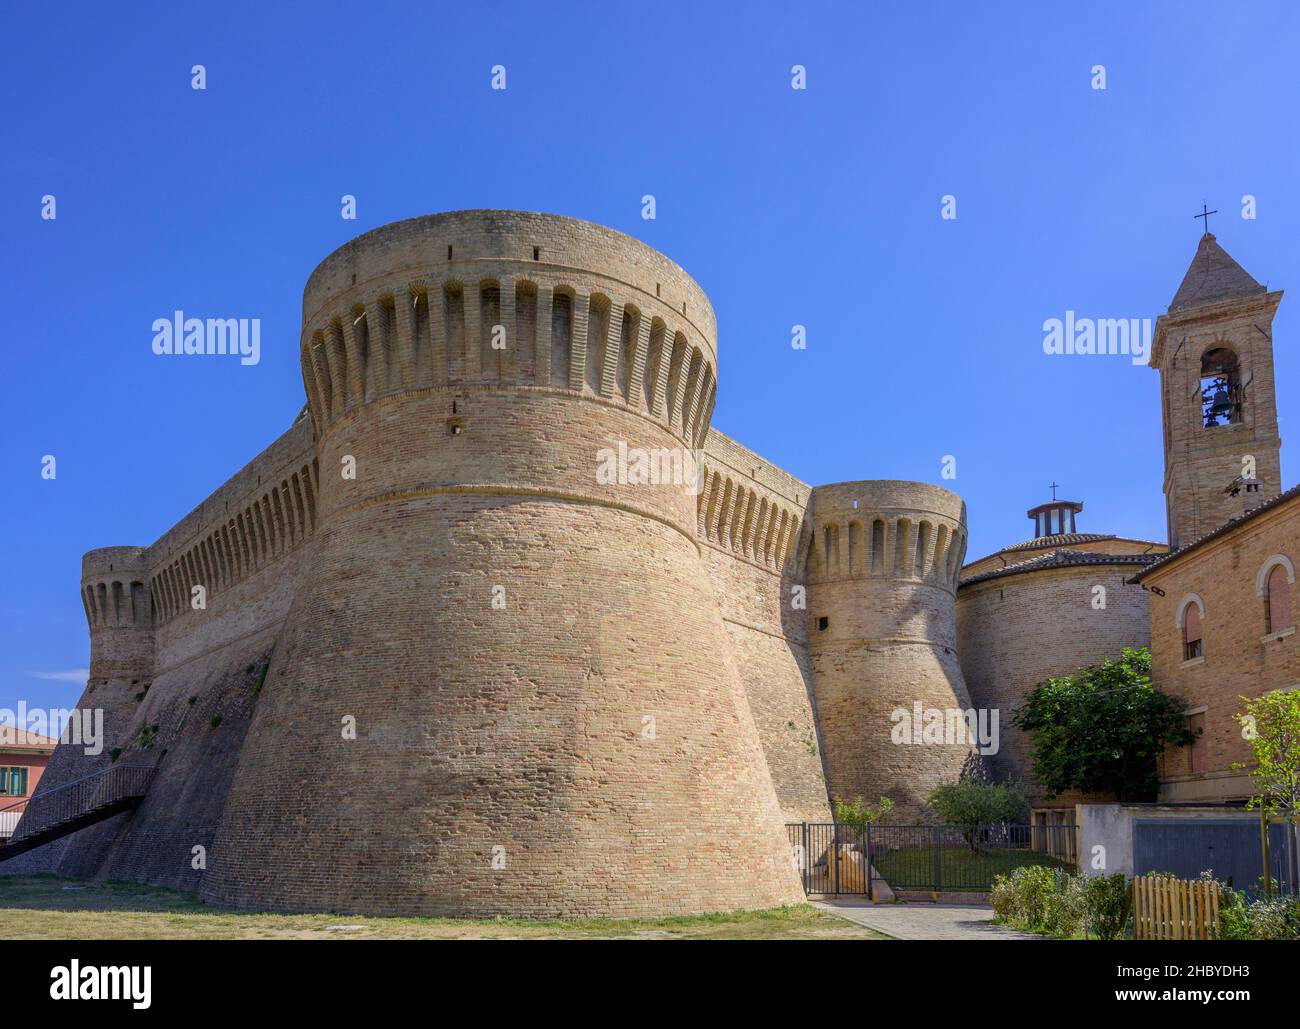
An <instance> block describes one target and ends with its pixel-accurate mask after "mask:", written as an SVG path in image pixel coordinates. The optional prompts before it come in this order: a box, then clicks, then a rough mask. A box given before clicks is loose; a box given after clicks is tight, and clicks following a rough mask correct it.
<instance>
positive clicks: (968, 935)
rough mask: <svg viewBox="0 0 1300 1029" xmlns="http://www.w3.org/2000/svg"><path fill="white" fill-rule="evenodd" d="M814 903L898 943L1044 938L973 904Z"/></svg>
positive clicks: (849, 900) (844, 899)
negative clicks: (1001, 921) (996, 920)
mask: <svg viewBox="0 0 1300 1029" xmlns="http://www.w3.org/2000/svg"><path fill="white" fill-rule="evenodd" d="M812 903H813V906H814V907H819V908H821V909H822V910H824V911H831V912H834V913H835V914H837V915H839V916H840V917H841V918H847V919H849V920H850V921H852V922H857V923H858V924H859V925H865V926H866V927H867V928H868V929H875V930H876V931H877V932H881V933H884V934H885V935H886V936H892V937H894V939H896V940H1041V939H1043V937H1042V936H1035V935H1034V934H1033V933H1022V932H1017V931H1016V930H1015V929H1005V928H1003V927H1002V926H1000V925H994V924H993V909H992V908H986V907H977V906H975V905H971V904H872V903H870V902H869V901H866V900H856V899H852V898H848V897H839V898H836V899H833V900H815V901H813V902H812Z"/></svg>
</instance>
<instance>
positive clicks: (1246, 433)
mask: <svg viewBox="0 0 1300 1029" xmlns="http://www.w3.org/2000/svg"><path fill="white" fill-rule="evenodd" d="M1281 298H1282V293H1281V291H1274V292H1268V291H1267V290H1266V289H1265V288H1264V287H1263V286H1261V285H1260V284H1259V283H1258V282H1256V281H1255V280H1254V279H1253V278H1251V276H1250V275H1249V274H1247V273H1246V272H1245V271H1244V270H1243V269H1242V268H1241V266H1240V265H1238V264H1237V263H1236V262H1235V261H1233V260H1232V258H1231V257H1229V256H1228V255H1227V254H1226V253H1225V252H1224V251H1223V250H1222V248H1220V247H1219V245H1218V243H1217V242H1216V241H1215V238H1214V237H1213V236H1212V235H1209V234H1208V233H1207V234H1206V235H1205V236H1204V237H1203V238H1202V239H1201V243H1200V246H1199V247H1198V248H1197V253H1196V257H1195V259H1194V260H1193V262H1192V266H1191V268H1189V269H1188V272H1187V275H1186V277H1185V278H1184V280H1183V283H1182V285H1181V286H1180V288H1179V290H1178V294H1177V295H1176V296H1175V298H1174V302H1173V303H1172V304H1171V305H1170V309H1169V312H1168V314H1166V315H1163V316H1162V317H1161V318H1160V319H1159V321H1158V322H1157V326H1156V339H1155V344H1154V346H1153V347H1152V356H1151V363H1152V365H1153V366H1154V367H1155V368H1156V369H1157V370H1159V372H1160V375H1161V393H1162V400H1163V410H1164V424H1165V436H1164V440H1165V489H1166V498H1167V502H1168V516H1169V526H1170V538H1171V540H1172V541H1173V542H1174V543H1175V544H1176V546H1175V549H1174V550H1173V551H1172V552H1171V553H1170V554H1168V555H1167V556H1165V557H1163V558H1161V559H1160V560H1159V561H1157V562H1155V563H1154V564H1152V565H1150V566H1148V567H1147V568H1145V569H1143V570H1142V572H1141V573H1140V574H1138V575H1136V576H1134V578H1133V581H1134V583H1135V584H1138V585H1140V586H1142V587H1143V588H1145V589H1146V590H1147V591H1148V596H1149V603H1150V611H1151V654H1152V678H1153V681H1154V682H1155V684H1156V686H1158V687H1159V688H1160V689H1162V690H1164V691H1165V692H1167V693H1170V694H1173V695H1175V696H1178V697H1180V698H1182V699H1183V701H1184V702H1185V704H1186V705H1187V707H1186V714H1187V720H1188V726H1189V727H1190V728H1191V729H1192V730H1193V731H1194V732H1196V733H1197V739H1196V741H1195V742H1194V743H1193V744H1191V745H1190V746H1188V747H1185V748H1180V749H1179V750H1176V751H1173V752H1168V753H1166V754H1165V755H1164V756H1163V760H1162V765H1161V776H1160V799H1161V800H1166V801H1179V802H1184V801H1185V802H1229V803H1236V802H1240V801H1243V800H1245V799H1246V798H1247V797H1248V796H1249V795H1250V788H1249V777H1248V774H1247V772H1246V771H1245V770H1242V769H1233V768H1232V767H1231V766H1232V765H1233V764H1235V763H1242V764H1247V765H1249V763H1250V761H1251V751H1250V747H1249V745H1248V744H1247V742H1246V740H1245V739H1244V738H1243V735H1242V727H1241V726H1240V725H1239V724H1238V723H1237V722H1236V720H1235V718H1234V715H1236V714H1239V713H1241V712H1242V711H1243V710H1244V703H1243V701H1242V699H1241V698H1242V697H1254V696H1260V695H1261V694H1263V693H1265V692H1268V691H1270V690H1277V689H1295V688H1297V687H1298V686H1300V651H1298V650H1297V649H1296V648H1297V644H1296V642H1295V638H1294V637H1295V624H1294V622H1295V619H1294V616H1293V614H1292V610H1293V607H1292V603H1291V597H1290V594H1291V590H1292V589H1293V585H1294V582H1295V562H1296V561H1298V560H1300V489H1297V488H1292V489H1290V490H1288V491H1286V492H1282V479H1281V464H1280V460H1279V451H1280V447H1281V440H1280V438H1279V436H1278V427H1277V410H1276V401H1275V396H1276V389H1275V382H1274V366H1273V338H1272V320H1273V315H1274V314H1275V313H1276V311H1277V307H1278V304H1279V302H1280V301H1281Z"/></svg>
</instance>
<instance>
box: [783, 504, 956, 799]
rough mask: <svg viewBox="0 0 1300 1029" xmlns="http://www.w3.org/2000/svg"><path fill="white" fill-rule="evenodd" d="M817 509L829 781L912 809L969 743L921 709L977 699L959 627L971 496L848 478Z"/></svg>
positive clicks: (819, 657) (811, 627) (820, 671)
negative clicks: (964, 668)
mask: <svg viewBox="0 0 1300 1029" xmlns="http://www.w3.org/2000/svg"><path fill="white" fill-rule="evenodd" d="M812 515H813V539H812V545H811V549H810V553H809V556H808V572H807V574H808V619H809V624H808V641H809V649H810V651H811V653H812V661H813V683H814V691H815V695H816V699H817V711H818V715H819V717H820V720H821V724H822V734H823V738H824V739H825V741H826V778H827V788H828V790H829V792H830V795H831V797H832V798H834V799H837V800H852V799H854V798H856V797H863V798H864V799H865V800H867V801H869V802H872V803H874V802H875V801H876V800H877V799H878V798H879V797H881V796H888V797H890V798H891V799H892V800H893V801H894V803H895V804H896V806H897V807H896V811H895V816H894V817H896V818H900V819H902V820H911V818H912V817H914V816H915V815H917V814H919V813H920V812H921V810H922V808H923V807H924V804H925V798H926V796H927V795H928V794H929V792H930V789H931V788H932V787H933V786H934V785H935V784H936V783H939V782H943V781H948V780H953V779H956V778H957V776H958V775H959V774H960V772H961V769H962V765H963V763H964V762H965V761H966V759H967V756H968V754H969V753H970V749H971V748H970V747H969V746H968V745H966V744H964V743H951V744H950V743H937V742H934V736H933V734H932V735H931V738H930V739H929V740H928V741H926V740H925V737H924V734H923V732H922V730H923V729H924V717H925V713H926V712H928V711H939V712H943V715H944V718H945V721H946V720H947V718H948V713H949V712H955V711H958V710H961V711H965V710H967V709H969V708H970V701H969V699H968V696H967V692H966V684H965V682H963V681H962V675H961V667H960V665H959V664H958V663H957V653H956V630H955V627H954V598H955V595H956V588H957V576H958V573H959V571H960V569H961V558H962V555H963V553H964V552H965V549H966V508H965V504H964V503H963V502H962V499H961V498H960V497H959V496H957V495H956V494H955V493H951V492H949V491H948V490H946V489H941V488H940V487H938V486H929V485H926V484H924V483H919V482H898V481H872V482H843V483H837V484H835V485H832V486H820V487H817V488H816V489H814V490H813V493H812ZM918 704H919V706H920V711H921V712H922V719H921V720H920V721H921V725H920V727H919V728H918V729H917V731H916V733H913V732H912V731H910V730H911V726H912V725H913V723H914V722H915V721H917V719H916V713H917V710H918V708H917V705H918ZM898 712H905V713H906V719H905V720H904V719H903V718H901V717H895V716H896V715H897V714H898ZM917 736H920V737H921V739H922V742H913V740H915V739H916V738H917Z"/></svg>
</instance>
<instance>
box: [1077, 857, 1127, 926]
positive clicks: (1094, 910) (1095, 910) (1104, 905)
mask: <svg viewBox="0 0 1300 1029" xmlns="http://www.w3.org/2000/svg"><path fill="white" fill-rule="evenodd" d="M1082 879H1083V892H1084V896H1085V900H1086V906H1087V918H1086V920H1085V925H1086V928H1087V930H1088V931H1089V932H1090V933H1092V934H1093V935H1094V936H1096V937H1097V938H1098V939H1101V940H1119V939H1123V937H1124V931H1125V930H1126V929H1127V928H1128V916H1129V911H1130V910H1131V909H1132V906H1133V887H1132V885H1131V884H1130V883H1129V881H1128V878H1127V877H1126V876H1124V875H1121V874H1119V873H1116V874H1115V875H1085V876H1082Z"/></svg>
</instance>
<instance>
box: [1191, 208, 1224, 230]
mask: <svg viewBox="0 0 1300 1029" xmlns="http://www.w3.org/2000/svg"><path fill="white" fill-rule="evenodd" d="M1218 213H1219V212H1218V211H1207V210H1206V203H1205V201H1204V200H1202V201H1201V213H1200V214H1194V215H1192V217H1193V218H1204V219H1205V234H1206V235H1207V236H1208V235H1209V234H1210V215H1212V214H1218Z"/></svg>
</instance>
